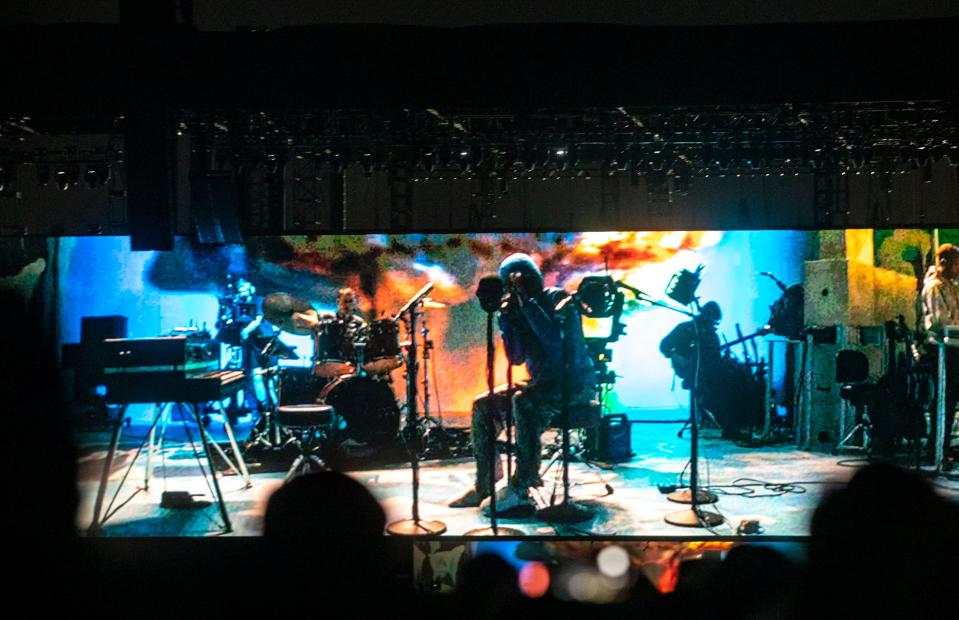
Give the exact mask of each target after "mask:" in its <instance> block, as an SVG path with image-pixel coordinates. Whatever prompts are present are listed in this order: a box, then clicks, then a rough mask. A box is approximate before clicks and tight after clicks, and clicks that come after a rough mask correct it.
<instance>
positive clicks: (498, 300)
mask: <svg viewBox="0 0 959 620" xmlns="http://www.w3.org/2000/svg"><path fill="white" fill-rule="evenodd" d="M476 297H477V299H479V302H480V306H481V307H482V308H483V310H484V311H486V312H496V311H498V310H502V309H503V306H504V305H505V302H504V301H503V280H501V279H500V277H499V276H495V275H494V276H485V277H483V278H481V279H480V281H479V285H478V286H477V287H476Z"/></svg>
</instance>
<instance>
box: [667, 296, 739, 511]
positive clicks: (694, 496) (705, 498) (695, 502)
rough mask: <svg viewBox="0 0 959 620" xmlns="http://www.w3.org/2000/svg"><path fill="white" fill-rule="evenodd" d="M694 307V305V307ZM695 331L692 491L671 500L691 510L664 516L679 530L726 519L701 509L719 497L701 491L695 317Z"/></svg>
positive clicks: (691, 401)
mask: <svg viewBox="0 0 959 620" xmlns="http://www.w3.org/2000/svg"><path fill="white" fill-rule="evenodd" d="M690 305H691V306H692V304H690ZM693 329H694V330H695V331H696V365H695V367H694V370H693V385H692V389H691V390H690V391H689V421H690V422H689V431H690V432H689V442H690V449H689V458H690V465H689V490H688V491H680V492H678V493H671V494H670V495H669V496H668V497H667V499H669V500H670V501H673V502H677V503H688V504H689V508H688V509H685V510H677V511H676V512H671V513H669V514H668V515H666V516H665V517H664V520H665V521H666V523H669V524H670V525H676V526H679V527H714V526H716V525H719V524H720V523H722V522H723V521H724V519H723V518H722V517H721V516H720V515H718V514H716V513H714V512H708V511H705V510H702V509H700V507H699V506H700V505H701V504H706V503H713V502H715V501H716V496H715V495H713V494H711V493H708V492H707V491H704V490H701V489H700V488H699V420H698V417H699V416H698V415H697V414H698V412H697V411H696V407H697V406H698V403H697V402H696V401H697V399H698V397H699V371H700V361H701V352H702V343H701V342H700V335H699V324H698V323H696V317H695V316H693Z"/></svg>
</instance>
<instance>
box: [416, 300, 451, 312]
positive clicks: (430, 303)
mask: <svg viewBox="0 0 959 620" xmlns="http://www.w3.org/2000/svg"><path fill="white" fill-rule="evenodd" d="M421 303H422V305H423V307H424V308H425V309H427V310H442V309H443V308H446V307H447V306H446V304H444V303H443V302H441V301H436V300H434V299H433V298H431V297H424V298H423V301H422V302H421Z"/></svg>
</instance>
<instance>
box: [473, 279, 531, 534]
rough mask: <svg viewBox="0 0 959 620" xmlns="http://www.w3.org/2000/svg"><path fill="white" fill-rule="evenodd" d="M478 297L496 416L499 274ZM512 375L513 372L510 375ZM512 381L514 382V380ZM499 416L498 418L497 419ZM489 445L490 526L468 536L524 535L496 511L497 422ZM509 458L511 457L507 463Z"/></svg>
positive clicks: (484, 283) (490, 402) (484, 282)
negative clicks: (503, 523)
mask: <svg viewBox="0 0 959 620" xmlns="http://www.w3.org/2000/svg"><path fill="white" fill-rule="evenodd" d="M476 296H477V297H478V298H479V301H480V305H481V306H482V308H483V310H485V311H486V388H487V390H488V393H487V395H486V403H487V406H486V415H489V416H496V415H497V414H498V411H497V407H496V387H495V384H496V380H495V374H494V369H495V363H496V347H495V346H494V345H493V313H494V312H496V310H498V309H499V305H500V300H501V299H502V296H503V282H502V280H500V279H499V278H498V277H496V276H487V277H485V278H483V279H481V280H480V283H479V287H478V288H477V289H476ZM506 364H507V369H510V368H511V362H510V361H509V359H508V358H507V360H506ZM507 372H508V373H511V370H507ZM510 377H512V374H510ZM509 383H512V379H510V381H509ZM506 395H507V398H508V399H510V400H509V401H508V405H507V411H506V421H507V425H510V424H511V419H510V413H511V410H512V395H511V394H510V393H509V391H507V393H506ZM494 419H495V418H494ZM510 430H511V429H510V427H509V426H507V439H508V438H509V433H510ZM487 441H488V442H489V443H488V448H489V451H490V455H491V458H490V459H489V472H488V474H489V481H490V482H489V484H490V497H489V522H490V526H489V527H481V528H477V529H474V530H470V531H468V532H466V534H465V535H466V536H504V535H505V536H522V535H523V532H521V531H519V530H517V529H513V528H509V527H499V525H498V523H497V512H496V460H497V459H498V458H499V454H498V453H497V451H496V424H495V422H493V421H490V424H489V435H488V436H487ZM507 459H509V453H508V452H507ZM508 462H509V461H508V460H507V463H508ZM510 477H511V473H508V474H507V476H506V484H509V480H510Z"/></svg>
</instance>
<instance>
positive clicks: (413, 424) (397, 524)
mask: <svg viewBox="0 0 959 620" xmlns="http://www.w3.org/2000/svg"><path fill="white" fill-rule="evenodd" d="M432 288H433V283H432V282H430V283H428V284H426V285H425V286H424V287H423V288H421V289H420V290H419V292H417V293H416V295H414V296H413V298H412V299H411V300H410V301H409V302H407V303H406V305H405V306H403V308H402V309H401V310H400V311H399V312H398V313H397V316H396V318H397V319H398V318H399V317H401V316H402V315H403V314H406V315H407V321H408V322H407V332H408V333H409V336H410V344H409V347H407V350H406V426H407V429H409V433H408V439H407V444H406V449H407V452H409V455H410V469H411V471H412V474H413V506H412V513H413V514H412V518H410V519H403V520H401V521H394V522H393V523H390V524H389V525H388V526H387V527H386V531H387V532H389V533H390V534H392V535H394V536H437V535H439V534H442V533H443V532H445V531H446V524H444V523H442V522H440V521H429V520H422V519H420V495H419V493H420V464H419V453H418V451H419V449H420V443H421V439H422V438H421V436H420V427H419V422H420V420H419V416H418V415H417V411H416V410H417V406H416V405H417V398H418V394H417V389H418V385H417V378H418V377H417V374H418V372H419V360H418V359H417V345H416V319H417V317H418V316H419V314H420V310H419V305H420V304H421V303H422V301H423V298H424V297H426V295H427V294H428V293H429V292H430V290H432Z"/></svg>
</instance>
